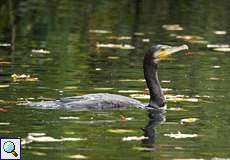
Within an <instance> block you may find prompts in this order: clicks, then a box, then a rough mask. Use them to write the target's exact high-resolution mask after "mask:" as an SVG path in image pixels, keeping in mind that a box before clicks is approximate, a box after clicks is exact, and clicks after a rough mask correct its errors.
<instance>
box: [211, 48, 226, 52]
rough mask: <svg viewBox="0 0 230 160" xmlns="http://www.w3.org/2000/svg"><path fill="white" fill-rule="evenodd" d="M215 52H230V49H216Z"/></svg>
mask: <svg viewBox="0 0 230 160" xmlns="http://www.w3.org/2000/svg"><path fill="white" fill-rule="evenodd" d="M213 50H214V51H218V52H230V48H214V49H213Z"/></svg>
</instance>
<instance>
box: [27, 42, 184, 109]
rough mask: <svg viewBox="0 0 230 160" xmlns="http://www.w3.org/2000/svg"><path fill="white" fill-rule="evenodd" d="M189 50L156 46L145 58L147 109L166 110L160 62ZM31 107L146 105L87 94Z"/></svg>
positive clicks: (39, 103)
mask: <svg viewBox="0 0 230 160" xmlns="http://www.w3.org/2000/svg"><path fill="white" fill-rule="evenodd" d="M185 49H188V46H187V45H182V46H178V47H170V46H166V45H156V46H153V47H151V48H150V49H149V50H148V51H147V53H146V54H145V57H144V63H143V68H144V77H145V80H146V83H147V86H148V88H149V91H150V102H149V104H148V105H147V108H150V109H152V110H154V109H155V110H159V108H160V109H162V108H164V106H165V99H164V96H163V93H162V90H161V86H160V83H159V80H158V76H157V68H158V62H159V61H160V60H162V59H164V58H166V57H168V56H169V55H171V54H172V53H175V52H178V51H181V50H185ZM28 105H29V106H32V107H38V108H51V109H54V108H67V109H73V110H87V109H105V108H121V107H128V106H135V107H138V108H144V107H145V105H144V104H143V103H141V102H140V101H138V100H135V99H132V98H129V97H125V96H121V95H115V94H108V93H97V94H87V95H83V96H75V97H66V98H62V99H60V100H54V101H42V102H28Z"/></svg>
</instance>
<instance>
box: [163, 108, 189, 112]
mask: <svg viewBox="0 0 230 160" xmlns="http://www.w3.org/2000/svg"><path fill="white" fill-rule="evenodd" d="M167 110H168V111H176V112H180V111H186V110H185V109H183V108H180V107H171V108H168V109H167Z"/></svg>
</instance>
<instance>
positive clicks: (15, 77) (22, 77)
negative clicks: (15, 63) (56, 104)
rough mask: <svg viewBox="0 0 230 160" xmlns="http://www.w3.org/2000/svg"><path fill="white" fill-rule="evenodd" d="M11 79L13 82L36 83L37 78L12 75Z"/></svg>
mask: <svg viewBox="0 0 230 160" xmlns="http://www.w3.org/2000/svg"><path fill="white" fill-rule="evenodd" d="M11 78H12V79H13V81H38V78H36V77H31V76H30V75H29V74H28V75H26V74H21V75H17V74H15V73H14V74H12V75H11Z"/></svg>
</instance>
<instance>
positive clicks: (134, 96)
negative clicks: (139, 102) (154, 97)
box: [129, 94, 150, 99]
mask: <svg viewBox="0 0 230 160" xmlns="http://www.w3.org/2000/svg"><path fill="white" fill-rule="evenodd" d="M129 96H130V97H132V98H136V99H149V98H150V96H149V95H146V94H130V95H129Z"/></svg>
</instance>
